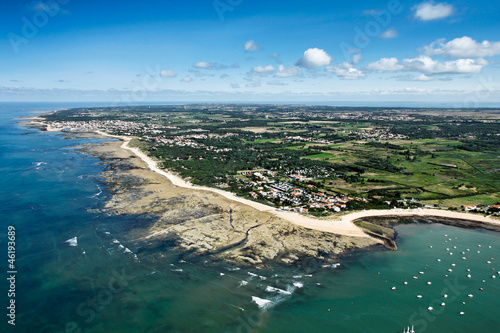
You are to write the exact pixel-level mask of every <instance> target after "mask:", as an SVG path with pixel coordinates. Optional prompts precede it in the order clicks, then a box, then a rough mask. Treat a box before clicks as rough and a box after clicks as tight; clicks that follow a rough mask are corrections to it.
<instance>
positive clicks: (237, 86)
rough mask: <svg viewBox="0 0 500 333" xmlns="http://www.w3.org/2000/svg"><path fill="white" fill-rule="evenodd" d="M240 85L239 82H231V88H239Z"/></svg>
mask: <svg viewBox="0 0 500 333" xmlns="http://www.w3.org/2000/svg"><path fill="white" fill-rule="evenodd" d="M239 87H240V85H239V84H238V83H231V88H233V89H238V88H239Z"/></svg>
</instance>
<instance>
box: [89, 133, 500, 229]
mask: <svg viewBox="0 0 500 333" xmlns="http://www.w3.org/2000/svg"><path fill="white" fill-rule="evenodd" d="M98 134H100V135H103V136H107V137H111V138H118V139H120V140H123V144H122V145H121V148H123V149H127V150H130V151H132V152H133V153H134V154H135V155H137V157H139V158H140V159H141V160H143V161H144V162H145V163H146V164H147V165H148V167H149V168H150V169H151V170H152V171H154V172H157V173H159V174H160V175H162V176H164V177H166V178H168V179H169V180H170V181H171V182H172V184H173V185H175V186H179V187H184V188H189V189H194V190H202V191H210V192H214V193H218V194H220V195H222V196H224V197H226V198H228V199H230V200H233V201H236V202H239V203H242V204H245V205H248V206H251V207H253V208H255V209H258V210H260V211H263V212H269V213H272V214H274V215H276V216H278V217H280V218H282V219H284V220H287V221H290V222H292V223H294V224H297V225H300V226H302V227H305V228H309V229H314V230H319V231H325V232H331V233H334V234H340V235H345V236H355V237H369V236H368V235H367V234H365V233H364V232H363V231H362V230H361V229H360V228H358V227H357V226H355V225H354V224H353V221H355V220H357V219H361V218H364V217H370V216H394V215H397V216H415V215H417V216H439V217H447V218H457V219H465V220H472V221H479V222H486V223H495V224H499V225H500V221H499V220H495V219H493V218H491V217H489V216H488V217H485V216H481V215H476V214H470V213H459V212H452V211H444V210H438V209H420V208H419V209H385V210H366V211H359V212H353V213H349V214H346V215H343V216H342V217H341V218H340V219H339V218H337V219H328V220H320V219H315V218H313V217H309V216H306V215H302V214H299V213H296V212H286V211H281V210H278V209H276V208H274V207H271V206H268V205H264V204H261V203H259V202H255V201H251V200H248V199H244V198H240V197H237V196H236V195H234V194H232V193H230V192H227V191H224V190H220V189H215V188H211V187H205V186H195V185H193V184H191V183H190V182H187V181H185V180H184V179H182V178H181V177H179V176H177V175H175V174H173V173H171V172H168V171H165V170H162V169H160V168H159V167H158V165H157V163H156V161H154V160H153V159H152V158H151V157H149V156H147V155H146V154H145V153H143V152H142V151H141V150H140V149H138V148H132V147H129V146H128V144H129V142H130V140H131V138H130V137H126V136H117V135H110V134H107V133H104V132H100V131H98Z"/></svg>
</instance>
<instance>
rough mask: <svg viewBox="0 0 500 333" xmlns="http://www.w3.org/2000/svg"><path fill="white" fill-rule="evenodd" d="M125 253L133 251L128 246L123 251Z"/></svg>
mask: <svg viewBox="0 0 500 333" xmlns="http://www.w3.org/2000/svg"><path fill="white" fill-rule="evenodd" d="M123 253H132V251H130V250H129V249H128V248H125V251H123Z"/></svg>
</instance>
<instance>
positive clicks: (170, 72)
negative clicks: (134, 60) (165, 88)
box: [160, 70, 177, 77]
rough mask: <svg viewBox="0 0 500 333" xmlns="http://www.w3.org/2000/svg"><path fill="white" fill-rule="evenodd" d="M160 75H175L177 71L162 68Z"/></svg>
mask: <svg viewBox="0 0 500 333" xmlns="http://www.w3.org/2000/svg"><path fill="white" fill-rule="evenodd" d="M160 75H161V76H163V77H175V76H177V72H176V71H172V70H164V71H161V72H160Z"/></svg>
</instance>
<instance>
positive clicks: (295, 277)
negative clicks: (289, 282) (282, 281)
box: [292, 275, 302, 279]
mask: <svg viewBox="0 0 500 333" xmlns="http://www.w3.org/2000/svg"><path fill="white" fill-rule="evenodd" d="M292 277H293V278H294V279H300V278H301V277H302V275H294V276H292Z"/></svg>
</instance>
